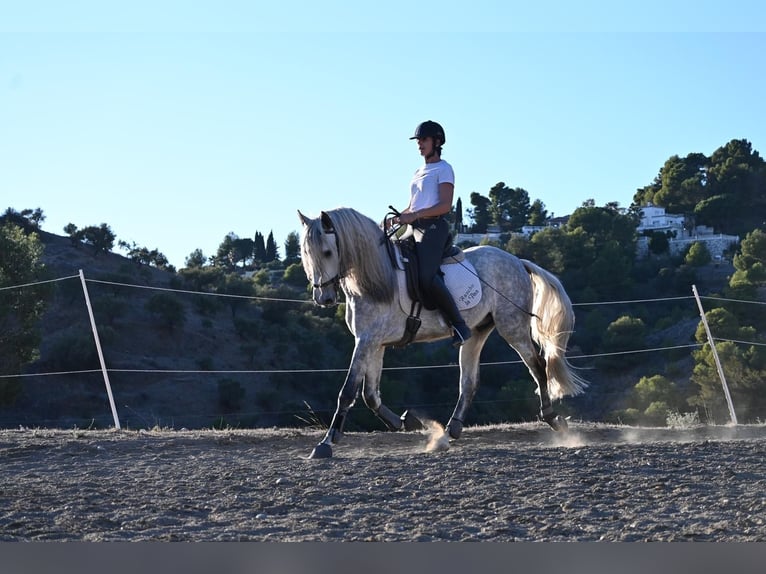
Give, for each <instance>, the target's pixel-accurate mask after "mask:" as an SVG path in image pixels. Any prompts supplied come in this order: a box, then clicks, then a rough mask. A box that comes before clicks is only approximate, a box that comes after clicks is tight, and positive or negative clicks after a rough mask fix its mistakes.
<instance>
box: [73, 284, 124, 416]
mask: <svg viewBox="0 0 766 574" xmlns="http://www.w3.org/2000/svg"><path fill="white" fill-rule="evenodd" d="M80 282H81V283H82V292H83V293H84V294H85V304H86V305H87V306H88V316H89V317H90V327H91V329H93V339H94V340H95V341H96V350H97V351H98V360H99V361H100V362H101V373H102V374H103V375H104V384H105V385H106V394H107V395H108V396H109V405H110V406H111V407H112V418H114V427H115V428H116V429H117V430H119V429H120V428H121V427H120V418H119V417H118V416H117V407H115V406H114V397H113V396H112V385H111V384H110V383H109V373H108V372H107V370H106V362H105V361H104V353H103V351H101V340H100V339H99V338H98V330H97V329H96V319H95V318H94V317H93V307H91V304H90V295H88V286H87V284H86V283H85V274H84V273H83V272H82V269H80Z"/></svg>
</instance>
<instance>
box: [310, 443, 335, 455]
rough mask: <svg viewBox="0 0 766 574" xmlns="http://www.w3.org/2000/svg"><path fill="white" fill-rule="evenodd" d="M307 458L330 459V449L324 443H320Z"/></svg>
mask: <svg viewBox="0 0 766 574" xmlns="http://www.w3.org/2000/svg"><path fill="white" fill-rule="evenodd" d="M309 458H332V447H331V446H330V445H329V444H327V443H326V442H320V443H319V444H318V445H316V446H315V447H314V450H312V451H311V454H310V455H309Z"/></svg>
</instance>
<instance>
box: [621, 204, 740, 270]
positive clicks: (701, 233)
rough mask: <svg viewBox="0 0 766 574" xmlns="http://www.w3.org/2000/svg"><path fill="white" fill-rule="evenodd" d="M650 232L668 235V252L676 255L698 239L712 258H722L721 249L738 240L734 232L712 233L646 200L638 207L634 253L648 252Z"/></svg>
mask: <svg viewBox="0 0 766 574" xmlns="http://www.w3.org/2000/svg"><path fill="white" fill-rule="evenodd" d="M652 232H655V233H657V232H658V233H665V234H666V235H667V236H668V243H669V251H670V254H671V255H680V254H682V253H683V252H684V251H686V250H687V249H688V248H689V247H690V246H691V245H692V244H693V243H697V242H701V243H704V244H705V246H706V247H707V249H708V251H709V252H710V255H711V256H712V257H713V259H714V260H720V259H722V258H723V254H724V252H725V251H726V250H727V249H729V248H730V247H731V246H732V245H736V244H737V243H739V237H738V236H736V235H724V234H720V233H719V234H715V233H713V229H711V228H710V227H707V226H706V225H693V223H692V222H691V221H689V220H688V219H687V218H686V217H685V216H684V215H675V214H670V213H665V208H664V207H660V206H658V205H653V204H651V203H649V204H648V205H646V206H645V207H642V208H641V221H640V222H639V224H638V227H637V228H636V233H637V234H638V241H637V242H636V256H637V257H638V258H645V257H648V256H649V237H648V235H651V233H652Z"/></svg>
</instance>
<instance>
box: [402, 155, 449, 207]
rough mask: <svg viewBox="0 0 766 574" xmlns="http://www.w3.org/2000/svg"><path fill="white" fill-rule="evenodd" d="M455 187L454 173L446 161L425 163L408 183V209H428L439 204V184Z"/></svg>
mask: <svg viewBox="0 0 766 574" xmlns="http://www.w3.org/2000/svg"><path fill="white" fill-rule="evenodd" d="M440 183H451V184H452V185H455V173H454V172H453V171H452V166H451V165H450V164H448V163H447V162H446V161H444V160H443V159H442V160H439V161H437V162H435V163H426V164H424V165H422V166H420V167H419V168H418V169H417V171H416V172H415V175H414V176H412V183H410V209H411V210H412V211H417V210H419V209H428V208H429V207H433V206H434V205H436V204H437V203H439V184H440Z"/></svg>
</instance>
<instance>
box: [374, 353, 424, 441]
mask: <svg viewBox="0 0 766 574" xmlns="http://www.w3.org/2000/svg"><path fill="white" fill-rule="evenodd" d="M385 353H386V348H385V347H383V346H381V347H379V348H377V349H375V350H374V351H371V352H370V356H369V360H368V361H367V371H366V373H365V376H364V386H363V388H362V398H363V399H364V404H365V405H367V408H369V409H370V410H371V411H372V412H373V413H375V416H377V417H378V418H379V419H380V420H381V421H383V423H384V424H385V425H386V427H387V428H388V430H392V431H398V430H402V429H404V430H407V431H411V430H418V429H421V428H423V426H422V424H421V423H420V421H419V420H418V419H417V417H415V416H414V415H413V414H412V413H410V412H409V411H405V412H404V414H403V415H401V416H399V415H397V414H396V413H394V412H393V411H392V410H391V409H389V408H388V407H387V406H386V405H384V404H383V401H382V400H381V398H380V375H381V373H382V371H383V356H384V355H385Z"/></svg>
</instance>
